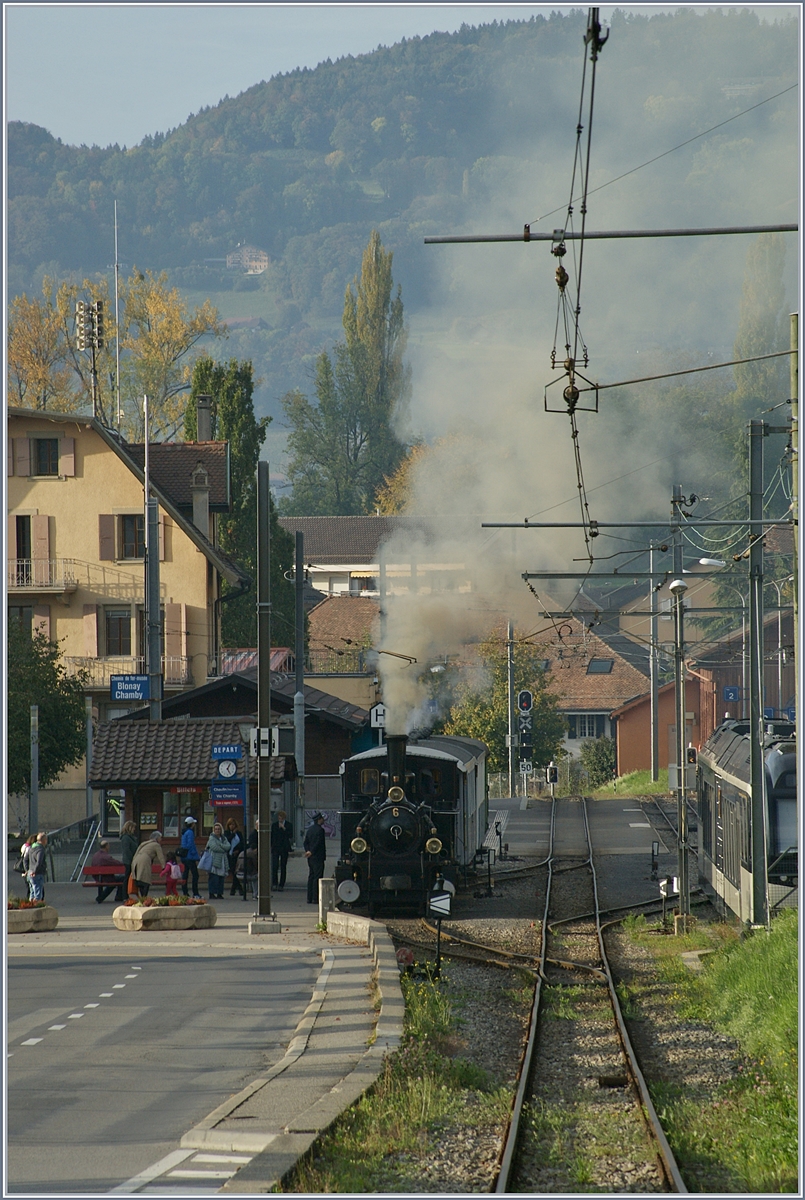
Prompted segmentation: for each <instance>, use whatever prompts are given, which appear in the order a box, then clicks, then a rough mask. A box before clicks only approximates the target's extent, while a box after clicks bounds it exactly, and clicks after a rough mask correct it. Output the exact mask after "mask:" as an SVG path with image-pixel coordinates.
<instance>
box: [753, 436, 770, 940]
mask: <svg viewBox="0 0 805 1200" xmlns="http://www.w3.org/2000/svg"><path fill="white" fill-rule="evenodd" d="M766 433H767V426H766V425H765V423H764V422H763V421H757V420H754V421H750V422H749V517H750V519H751V520H753V521H758V520H761V519H762V517H763V438H764V437H765V435H766ZM749 539H750V541H749V779H750V781H751V786H752V924H753V925H764V926H766V927H768V923H769V911H768V898H767V893H768V888H767V881H766V768H765V763H764V761H763V760H764V754H763V751H764V743H765V726H764V724H763V657H764V655H763V650H764V638H763V537H762V535H761V533H760V532H758V533H750V535H749Z"/></svg>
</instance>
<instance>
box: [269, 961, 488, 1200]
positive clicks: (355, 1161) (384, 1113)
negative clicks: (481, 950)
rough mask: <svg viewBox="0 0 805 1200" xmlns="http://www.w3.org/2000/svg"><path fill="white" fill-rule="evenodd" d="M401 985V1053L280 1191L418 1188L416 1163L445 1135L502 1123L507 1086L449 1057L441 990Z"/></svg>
mask: <svg viewBox="0 0 805 1200" xmlns="http://www.w3.org/2000/svg"><path fill="white" fill-rule="evenodd" d="M443 974H445V972H443ZM402 983H403V993H404V995H405V1003H406V1015H405V1028H404V1033H403V1041H402V1045H401V1047H400V1049H399V1050H398V1051H397V1052H396V1053H395V1054H393V1055H391V1056H390V1057H389V1058H388V1059H386V1061H385V1064H384V1068H383V1072H382V1074H381V1075H380V1077H379V1079H378V1080H377V1082H376V1083H375V1085H374V1087H373V1088H371V1089H370V1091H369V1092H367V1093H366V1095H364V1096H363V1097H362V1098H361V1099H360V1100H359V1101H358V1102H357V1103H356V1104H354V1105H353V1106H352V1107H351V1108H349V1109H348V1110H347V1111H346V1112H345V1113H343V1114H342V1115H341V1116H340V1117H339V1118H338V1120H337V1121H336V1122H335V1124H334V1125H333V1126H332V1127H331V1129H330V1130H329V1131H328V1132H327V1134H325V1136H324V1137H323V1138H322V1139H321V1140H320V1141H319V1142H318V1143H317V1145H316V1146H315V1147H314V1148H313V1150H312V1151H311V1152H310V1153H309V1154H308V1155H306V1156H305V1157H304V1158H303V1159H302V1160H301V1161H300V1163H299V1164H298V1165H297V1167H296V1169H295V1171H294V1173H293V1177H292V1178H291V1180H290V1181H289V1182H288V1183H287V1184H286V1185H285V1186H284V1187H283V1189H282V1190H283V1191H284V1192H303V1193H308V1194H310V1193H326V1194H331V1193H344V1192H380V1191H403V1192H407V1191H408V1192H410V1191H413V1192H416V1191H421V1190H422V1187H421V1181H422V1178H423V1176H422V1170H423V1166H424V1165H425V1164H426V1163H427V1162H428V1160H429V1159H430V1158H431V1157H432V1150H433V1147H434V1145H436V1144H437V1143H438V1140H439V1139H440V1138H441V1137H443V1136H444V1134H445V1131H446V1130H448V1129H449V1130H455V1129H470V1128H478V1127H482V1128H483V1127H489V1126H491V1125H495V1124H498V1123H501V1124H502V1123H503V1122H504V1121H505V1119H506V1117H507V1115H508V1112H509V1109H510V1106H511V1092H510V1091H509V1089H507V1088H497V1087H493V1086H492V1085H491V1084H490V1081H489V1079H488V1077H487V1075H486V1073H485V1072H484V1071H482V1070H481V1069H480V1068H478V1067H476V1066H475V1065H474V1064H473V1063H471V1062H469V1061H468V1060H466V1059H464V1058H461V1057H456V1056H455V1055H453V1054H452V1053H451V1051H452V1050H453V1049H454V1046H455V1044H456V1041H457V1030H458V1019H457V1016H456V1014H455V1012H454V1011H453V1007H452V1005H451V1003H450V1001H449V999H448V998H447V996H446V995H445V992H444V991H443V990H442V988H441V987H440V985H439V984H438V983H434V982H433V981H429V980H428V981H419V982H414V981H412V980H409V979H407V978H406V977H403V981H402Z"/></svg>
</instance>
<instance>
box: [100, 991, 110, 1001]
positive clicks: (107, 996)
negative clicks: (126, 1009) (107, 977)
mask: <svg viewBox="0 0 805 1200" xmlns="http://www.w3.org/2000/svg"><path fill="white" fill-rule="evenodd" d="M98 995H99V996H100V998H101V999H102V1000H111V999H112V996H113V995H114V992H98Z"/></svg>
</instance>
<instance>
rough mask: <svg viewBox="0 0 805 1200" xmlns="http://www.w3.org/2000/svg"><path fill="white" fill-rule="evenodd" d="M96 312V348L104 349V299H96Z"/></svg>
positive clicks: (94, 308) (94, 306) (94, 305)
mask: <svg viewBox="0 0 805 1200" xmlns="http://www.w3.org/2000/svg"><path fill="white" fill-rule="evenodd" d="M92 308H93V312H94V314H95V348H96V350H102V349H103V334H104V329H103V300H96V301H95V303H94V304H93V306H92Z"/></svg>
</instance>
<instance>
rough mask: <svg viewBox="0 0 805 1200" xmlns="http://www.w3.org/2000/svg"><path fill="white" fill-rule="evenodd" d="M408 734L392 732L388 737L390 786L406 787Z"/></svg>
mask: <svg viewBox="0 0 805 1200" xmlns="http://www.w3.org/2000/svg"><path fill="white" fill-rule="evenodd" d="M407 744H408V735H407V734H405V733H390V734H388V736H387V737H386V746H387V748H388V756H389V787H390V788H391V787H401V788H404V787H405V747H406V745H407Z"/></svg>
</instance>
